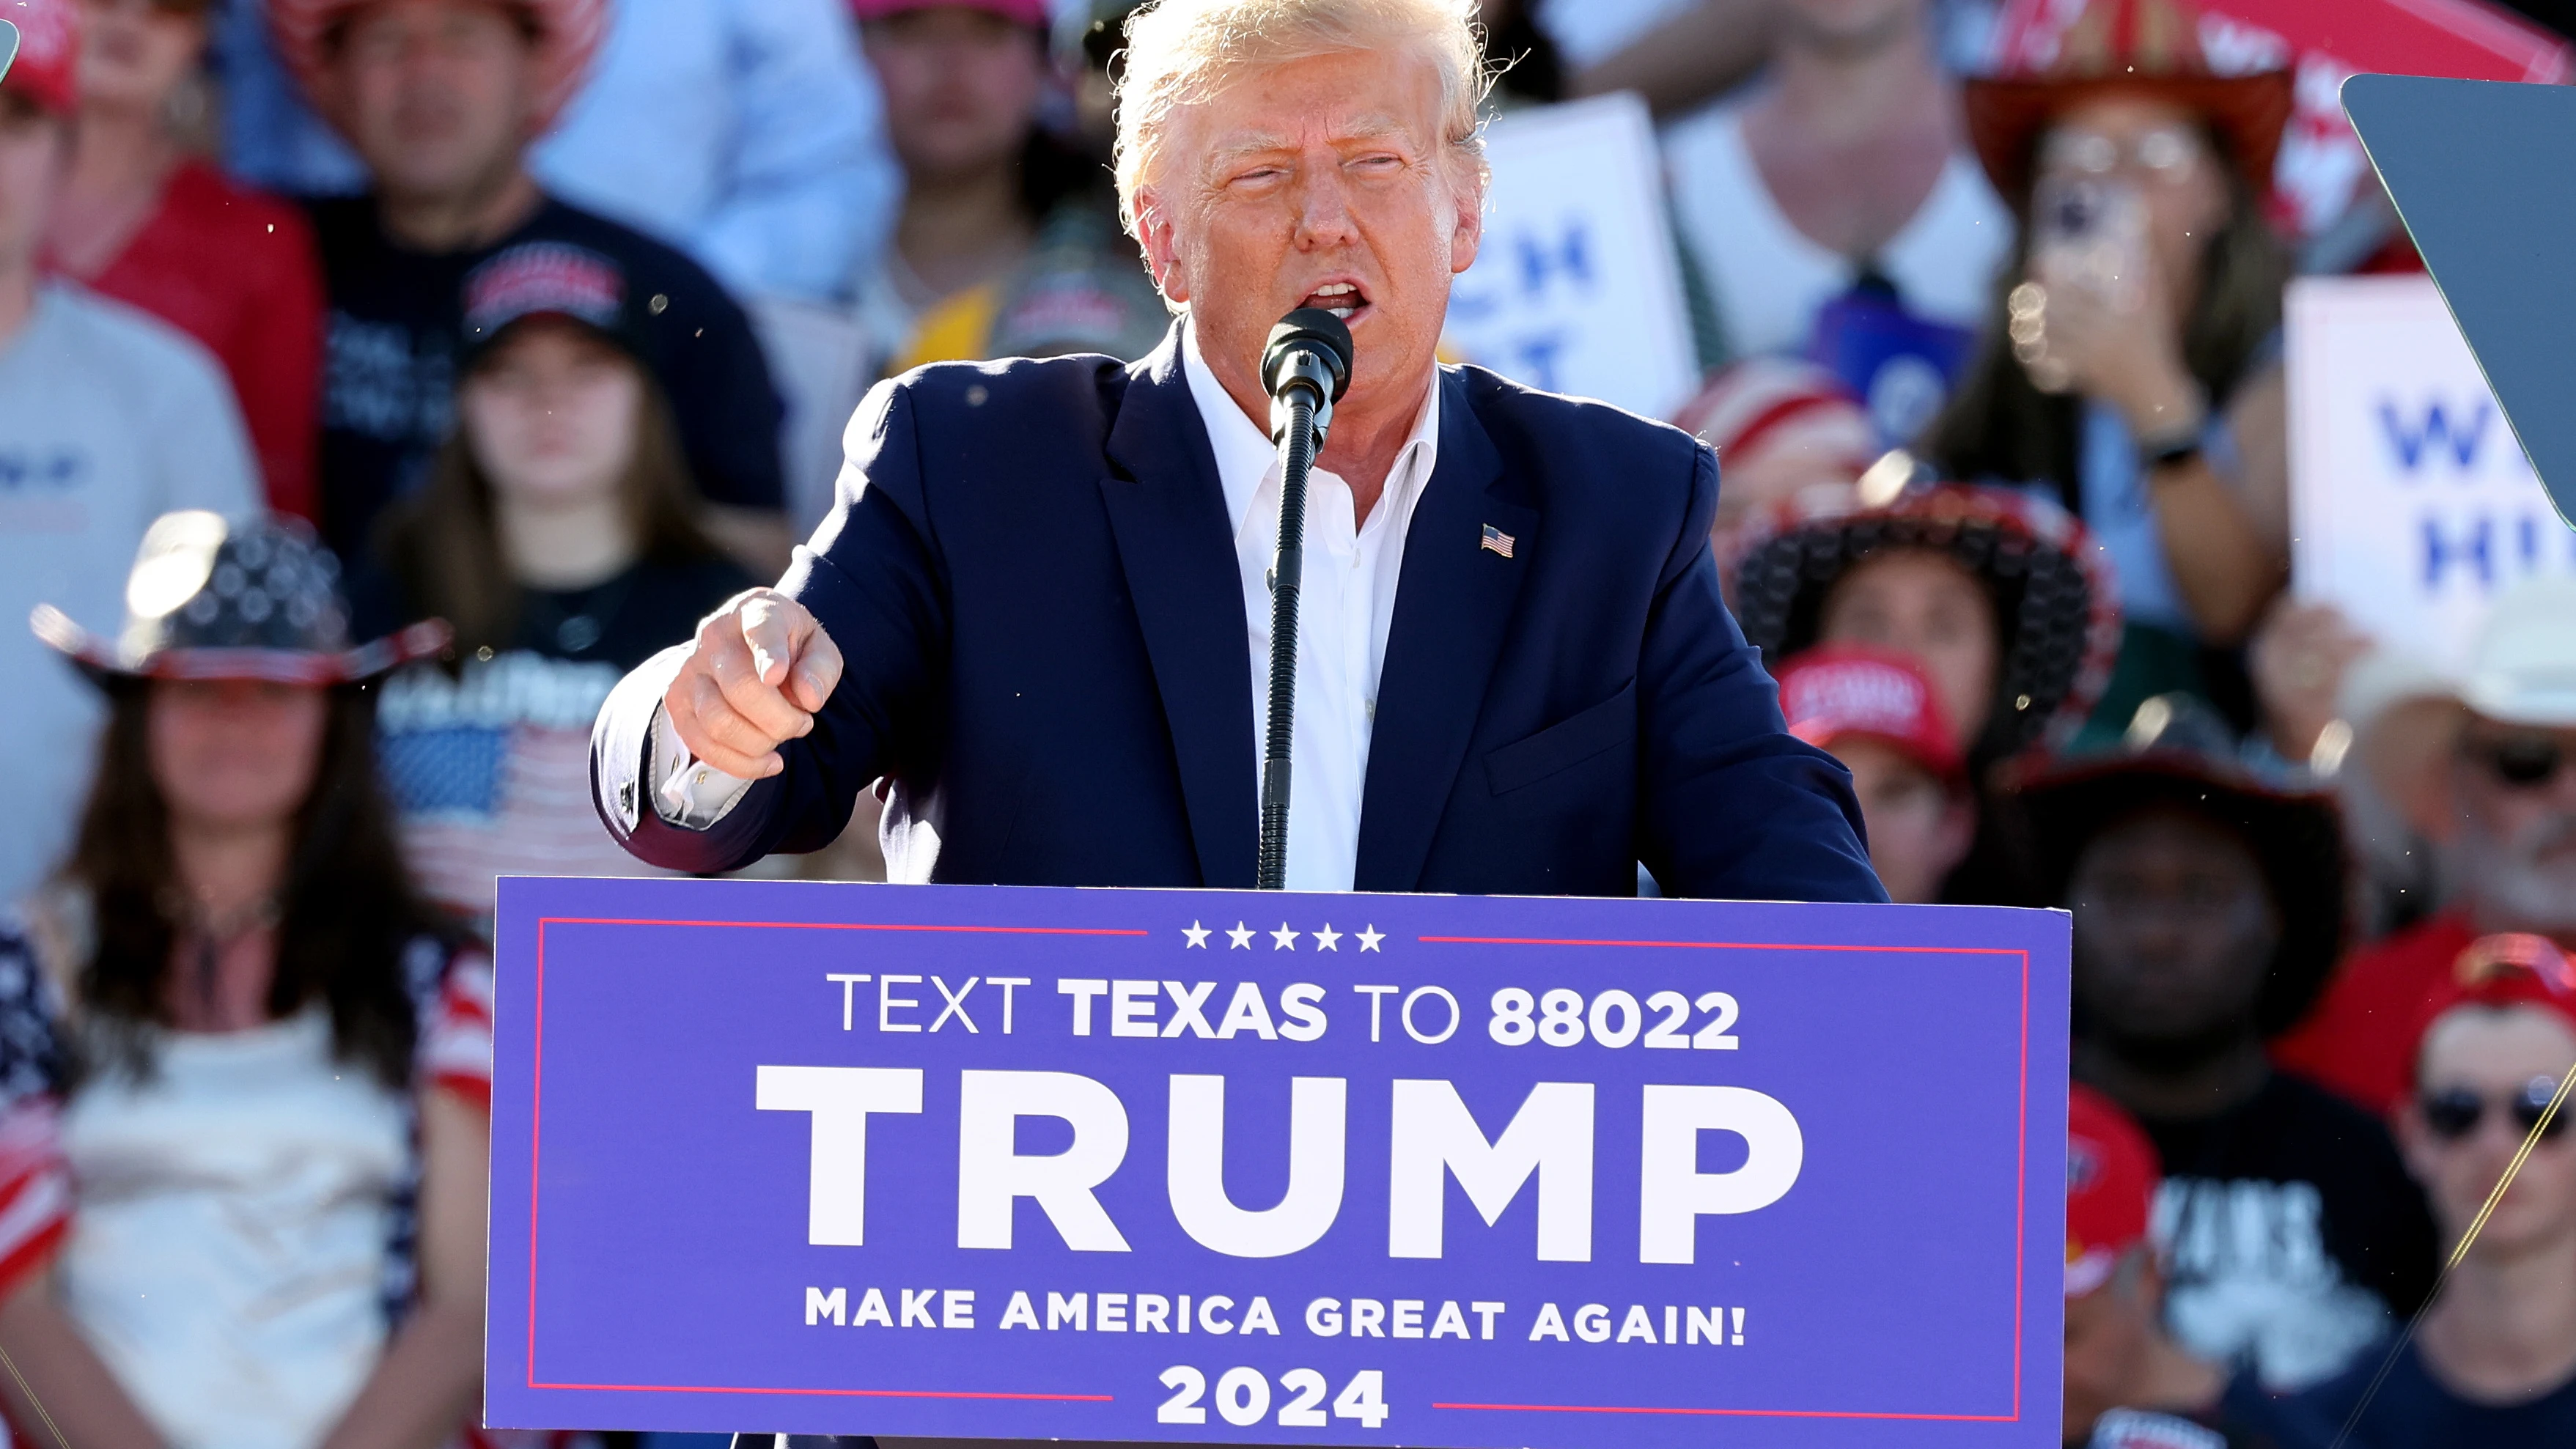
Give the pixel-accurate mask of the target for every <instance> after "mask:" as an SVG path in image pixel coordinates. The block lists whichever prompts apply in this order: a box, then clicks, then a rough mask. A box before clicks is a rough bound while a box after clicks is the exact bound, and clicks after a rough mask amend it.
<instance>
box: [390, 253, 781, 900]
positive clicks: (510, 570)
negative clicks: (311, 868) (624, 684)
mask: <svg viewBox="0 0 2576 1449" xmlns="http://www.w3.org/2000/svg"><path fill="white" fill-rule="evenodd" d="M632 292H633V289H632V288H630V287H628V286H627V285H626V283H625V279H624V277H623V276H622V275H621V274H620V272H619V271H618V268H617V265H616V263H615V262H614V261H612V260H611V259H610V258H608V257H606V256H603V255H600V254H597V253H593V252H588V251H584V250H581V249H579V248H576V247H571V246H566V245H563V244H561V243H553V242H546V243H532V244H529V245H525V246H519V247H512V248H508V249H506V250H504V251H502V252H500V253H498V254H496V255H495V256H493V257H492V258H491V259H490V260H489V261H486V262H484V263H483V264H482V265H481V266H479V267H477V268H476V269H475V270H474V271H473V272H471V273H470V274H468V275H467V277H466V280H465V307H464V311H465V340H464V347H463V350H462V352H461V354H460V363H461V366H462V375H461V376H460V378H459V380H458V382H457V388H456V428H455V432H454V433H453V434H452V435H451V436H450V437H449V439H448V442H447V445H446V448H445V450H444V451H443V452H442V453H441V454H440V455H439V459H438V463H437V465H436V468H435V469H434V471H433V473H432V475H431V477H430V480H429V482H428V483H427V484H426V485H424V486H423V487H422V489H421V491H420V492H419V493H417V494H415V495H414V496H413V497H412V498H410V499H409V500H407V501H406V502H405V503H403V504H401V505H398V507H397V511H396V512H394V513H393V514H392V515H391V516H390V517H389V519H388V521H387V524H386V527H385V532H384V534H383V537H382V542H381V545H380V547H379V550H378V561H377V563H378V566H377V567H376V568H374V569H372V570H371V571H370V572H369V574H368V575H367V577H366V578H365V579H364V580H363V582H362V583H361V585H360V587H359V590H358V594H359V597H358V611H359V617H360V619H361V620H362V621H363V622H364V623H365V624H367V625H368V626H369V627H376V628H386V627H391V626H393V625H395V624H398V623H403V622H407V621H410V620H414V619H423V618H443V619H447V620H450V621H452V623H453V625H454V627H455V630H456V649H455V653H454V655H453V656H452V657H451V658H450V659H449V660H448V661H447V662H446V663H444V664H421V665H417V666H414V667H413V668H411V669H408V670H405V671H404V672H402V673H401V674H399V675H397V676H395V677H394V678H393V679H391V680H389V681H388V682H387V683H386V686H385V691H384V703H383V706H382V708H381V709H380V711H379V715H378V720H379V728H380V729H381V731H382V745H381V748H382V750H383V753H384V757H385V766H386V770H385V773H386V779H387V781H388V783H389V784H390V786H391V788H392V790H393V795H394V803H395V806H396V808H397V810H398V811H399V812H400V816H401V829H402V836H403V843H404V845H405V847H406V848H407V850H408V851H409V852H410V855H411V859H412V864H413V867H414V869H416V870H417V871H418V872H419V874H420V879H421V884H422V888H423V889H424V890H425V891H427V892H428V893H429V895H430V897H431V898H432V899H434V900H436V901H437V902H438V903H439V904H441V905H443V906H447V907H449V908H450V909H452V910H455V911H457V912H459V913H461V914H463V915H465V916H467V917H472V918H482V917H487V916H489V915H490V914H491V912H492V909H493V898H492V889H493V881H494V879H495V878H496V877H498V876H500V875H503V874H508V873H521V874H540V875H629V874H633V873H635V872H636V871H638V870H640V869H642V867H641V866H639V865H638V864H637V863H636V861H635V859H634V857H632V856H630V855H628V854H627V853H626V852H625V851H623V850H621V849H619V848H618V846H617V844H616V842H615V841H613V840H611V839H610V838H609V836H608V833H607V831H606V830H605V829H603V828H602V827H601V825H600V823H599V818H598V816H597V814H596V813H594V812H593V811H592V810H591V808H590V754H589V751H590V726H591V721H592V720H593V719H594V718H596V717H597V715H598V713H599V706H600V704H601V702H602V701H603V700H605V699H607V697H608V692H609V690H610V689H611V688H613V687H614V686H615V685H616V683H617V681H618V679H619V678H620V677H621V676H623V675H624V674H625V673H626V671H627V670H629V669H632V668H634V667H635V666H636V665H638V664H641V663H643V662H644V661H645V659H647V658H649V657H650V656H651V655H652V654H654V653H655V652H656V651H658V650H660V649H662V648H663V647H665V646H666V645H670V644H673V643H676V642H678V641H681V640H684V639H686V638H688V637H689V635H690V634H691V633H692V632H693V631H694V630H695V628H696V626H697V621H698V619H699V618H700V617H701V616H702V615H705V614H706V613H708V612H710V611H712V610H713V609H714V608H715V606H716V605H717V604H719V603H721V602H722V601H724V600H725V599H727V598H730V597H731V596H733V595H734V594H736V593H739V592H740V591H742V590H743V589H746V588H749V587H750V586H751V583H752V580H751V578H750V576H749V575H747V574H745V573H744V572H743V571H742V569H741V567H740V566H738V565H736V564H735V563H733V562H732V561H731V560H730V559H728V558H727V557H726V556H725V554H724V552H723V550H722V549H721V548H719V547H718V546H717V544H716V543H715V542H714V540H712V539H711V538H709V537H708V536H707V534H706V533H704V532H703V531H702V530H701V529H700V528H699V527H698V525H697V524H696V522H695V521H694V519H695V511H696V508H697V506H698V494H697V489H696V487H695V486H694V485H693V484H692V483H691V482H690V479H689V473H688V467H687V464H686V463H685V462H684V461H683V458H682V454H681V452H680V448H679V444H678V441H677V435H676V433H675V432H674V431H673V426H672V422H671V415H670V408H669V405H668V403H667V402H666V401H665V400H664V398H663V396H662V391H661V388H660V387H659V386H658V385H657V384H656V383H655V382H654V381H653V376H652V374H651V372H649V371H648V370H647V369H646V367H645V365H644V364H643V362H642V361H641V360H639V358H638V357H637V355H636V353H635V351H634V350H633V343H632V339H633V338H634V337H635V336H636V335H637V330H638V319H637V318H636V317H635V316H634V313H633V309H634V308H635V307H637V306H639V305H645V304H643V303H642V302H641V301H640V299H635V298H633V297H632Z"/></svg>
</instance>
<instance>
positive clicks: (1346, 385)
mask: <svg viewBox="0 0 2576 1449" xmlns="http://www.w3.org/2000/svg"><path fill="white" fill-rule="evenodd" d="M1301 348H1306V349H1312V350H1315V351H1320V352H1322V353H1323V354H1324V355H1325V356H1327V357H1329V358H1330V359H1331V360H1332V370H1333V401H1335V402H1340V401H1341V400H1342V394H1343V393H1345V392H1347V391H1349V390H1350V385H1351V329H1350V328H1349V327H1347V326H1345V325H1344V324H1343V322H1342V319H1341V318H1339V317H1336V316H1334V315H1333V314H1332V313H1330V312H1327V311H1325V310H1324V309H1323V308H1321V307H1300V308H1298V309H1297V310H1296V311H1294V312H1291V313H1289V314H1288V315H1287V316H1285V317H1282V318H1280V319H1279V321H1278V324H1277V325H1276V326H1273V327H1272V328H1271V329H1270V345H1269V346H1267V347H1265V348H1263V349H1262V350H1261V382H1262V386H1264V387H1267V388H1269V389H1271V390H1272V391H1274V392H1275V391H1277V389H1278V385H1279V367H1280V364H1281V363H1282V362H1284V361H1286V360H1287V358H1288V356H1289V355H1290V354H1291V353H1294V352H1296V351H1298V350H1299V349H1301Z"/></svg>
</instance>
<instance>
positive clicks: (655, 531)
mask: <svg viewBox="0 0 2576 1449" xmlns="http://www.w3.org/2000/svg"><path fill="white" fill-rule="evenodd" d="M507 345H508V344H507V343H506V342H504V343H500V344H496V350H497V347H499V346H507ZM485 355H486V356H490V355H491V353H490V352H487V353H486V354H485ZM627 365H628V366H630V367H633V368H634V369H635V371H636V374H637V380H638V381H639V382H640V383H641V384H642V396H641V398H640V400H639V402H638V404H637V407H636V409H635V441H634V447H633V449H632V450H631V453H630V456H629V458H628V460H627V464H626V474H625V476H624V477H623V478H621V479H619V480H618V492H619V496H620V498H621V499H622V501H623V502H624V504H625V510H626V517H627V522H628V525H629V527H631V528H632V529H633V531H634V536H635V539H636V541H637V543H638V544H639V545H640V548H641V553H642V556H643V557H644V558H646V559H649V560H652V561H654V562H657V563H686V562H694V561H696V560H698V559H704V558H712V557H716V556H718V555H719V554H720V552H721V550H720V549H719V548H718V546H717V545H716V543H715V541H714V540H713V539H711V538H709V537H708V536H707V533H706V530H705V529H703V528H701V527H700V526H699V524H698V520H697V514H696V509H697V506H698V502H699V499H698V488H697V483H696V482H695V480H694V479H692V478H691V477H690V474H689V465H688V462H687V459H686V455H684V454H683V453H682V452H681V450H680V436H679V429H678V428H677V426H676V425H674V424H673V422H672V421H671V405H670V403H669V401H668V400H667V399H665V398H664V397H663V396H662V389H661V386H660V385H659V384H658V383H656V382H655V381H654V380H653V375H652V373H651V372H649V371H647V370H646V369H645V368H644V367H643V366H642V365H641V364H639V363H636V362H634V361H633V359H631V358H629V359H627ZM471 377H472V374H471V373H468V374H467V379H468V380H470V379H471ZM464 388H465V383H464V382H463V381H460V382H459V383H458V385H457V390H458V392H459V393H460V394H461V393H462V392H463V391H464ZM376 551H377V555H378V556H379V557H380V558H381V559H382V560H383V561H384V564H385V566H386V567H387V569H389V570H390V571H391V572H392V574H393V576H394V578H395V579H396V580H397V581H398V582H399V583H400V584H401V585H402V590H403V596H404V603H405V605H406V607H407V608H408V610H409V612H410V613H411V614H413V615H414V616H416V617H423V618H428V617H436V618H442V619H445V620H446V621H447V622H448V624H449V625H450V626H451V627H452V628H454V629H455V631H456V650H455V655H454V656H453V657H455V658H458V659H463V658H465V657H467V656H469V655H472V654H473V653H475V652H476V651H477V650H480V649H491V650H495V651H498V650H502V649H506V648H508V647H509V645H510V639H511V636H512V634H513V633H515V632H516V631H517V629H518V625H519V604H520V590H519V582H518V580H517V579H515V578H513V577H511V575H510V565H509V561H508V560H507V559H505V558H504V557H503V556H502V553H501V528H500V521H499V519H498V517H497V516H496V511H495V505H494V502H493V489H492V479H491V477H490V475H489V474H486V473H485V472H484V471H483V465H482V464H481V463H479V462H477V461H475V458H474V449H473V448H472V446H470V445H469V444H468V443H467V441H466V438H465V424H464V416H463V409H462V408H459V409H458V415H457V421H456V423H455V425H454V426H452V427H451V428H449V430H448V434H447V442H446V444H445V445H444V446H442V447H441V448H440V449H439V453H438V461H437V463H436V465H435V466H434V467H433V468H432V470H431V472H430V476H429V481H428V482H427V483H426V484H424V485H422V487H421V489H420V491H419V492H417V493H415V494H413V495H412V496H411V497H409V498H407V499H404V500H403V501H402V502H400V503H397V504H396V505H394V507H393V508H392V509H391V510H389V512H388V516H387V518H386V520H385V524H384V528H383V530H382V532H381V533H379V534H378V535H377V544H376Z"/></svg>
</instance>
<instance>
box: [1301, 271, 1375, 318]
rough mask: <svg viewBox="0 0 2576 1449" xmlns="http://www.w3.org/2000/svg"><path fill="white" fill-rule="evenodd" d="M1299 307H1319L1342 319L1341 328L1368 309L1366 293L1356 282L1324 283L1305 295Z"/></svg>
mask: <svg viewBox="0 0 2576 1449" xmlns="http://www.w3.org/2000/svg"><path fill="white" fill-rule="evenodd" d="M1297 305H1298V306H1300V307H1321V308H1323V309H1324V310H1325V311H1327V312H1330V313H1332V314H1333V315H1334V316H1336V317H1339V318H1341V319H1342V325H1343V326H1346V327H1347V326H1349V325H1350V324H1351V323H1353V322H1356V321H1358V320H1359V319H1360V317H1361V316H1362V315H1363V314H1365V313H1366V312H1367V311H1368V309H1369V300H1368V293H1367V292H1365V291H1362V290H1361V289H1360V284H1359V283H1357V282H1326V283H1325V284H1324V285H1322V286H1320V287H1317V288H1316V289H1315V290H1313V291H1311V292H1308V293H1307V294H1306V299H1305V300H1304V301H1302V302H1299V303H1298V304H1297Z"/></svg>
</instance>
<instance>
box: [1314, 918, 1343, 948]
mask: <svg viewBox="0 0 2576 1449" xmlns="http://www.w3.org/2000/svg"><path fill="white" fill-rule="evenodd" d="M1340 939H1342V933H1341V932H1339V931H1336V930H1334V929H1333V923H1332V922H1330V921H1326V922H1325V923H1324V929H1322V930H1320V931H1317V932H1316V933H1315V949H1316V950H1318V951H1339V950H1341V949H1342V948H1341V947H1339V946H1336V945H1334V944H1333V943H1334V942H1335V941H1338V940H1340Z"/></svg>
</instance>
